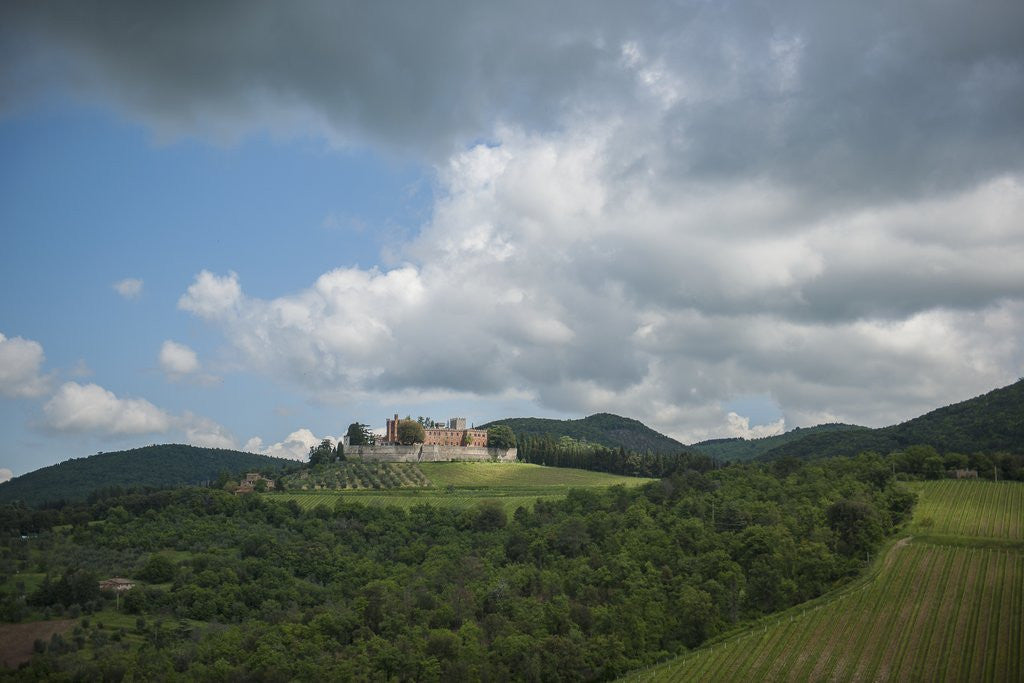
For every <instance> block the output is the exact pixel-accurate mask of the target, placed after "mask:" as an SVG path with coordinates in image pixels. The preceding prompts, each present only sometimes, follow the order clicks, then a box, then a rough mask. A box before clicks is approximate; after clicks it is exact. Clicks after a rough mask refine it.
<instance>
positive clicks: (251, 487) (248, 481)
mask: <svg viewBox="0 0 1024 683" xmlns="http://www.w3.org/2000/svg"><path fill="white" fill-rule="evenodd" d="M261 481H263V482H266V487H267V490H268V491H273V490H274V480H273V479H268V478H267V477H264V476H263V475H262V474H260V473H259V472H249V473H248V474H247V475H245V479H243V480H242V481H240V482H238V488H237V489H236V490H235V493H252V492H253V491H255V490H256V485H257V484H259V483H260V482H261Z"/></svg>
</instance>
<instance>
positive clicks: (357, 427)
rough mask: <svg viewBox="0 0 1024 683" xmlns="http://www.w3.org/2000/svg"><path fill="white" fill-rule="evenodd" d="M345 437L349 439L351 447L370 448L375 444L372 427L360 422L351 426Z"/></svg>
mask: <svg viewBox="0 0 1024 683" xmlns="http://www.w3.org/2000/svg"><path fill="white" fill-rule="evenodd" d="M345 435H346V436H347V437H348V445H349V446H369V445H370V444H372V443H373V434H371V433H370V427H369V426H368V425H364V424H362V423H359V422H353V423H352V424H350V425H349V426H348V431H347V432H346V433H345Z"/></svg>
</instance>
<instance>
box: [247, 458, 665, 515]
mask: <svg viewBox="0 0 1024 683" xmlns="http://www.w3.org/2000/svg"><path fill="white" fill-rule="evenodd" d="M648 481H651V480H650V479H643V478H639V477H623V476H618V475H612V474H605V473H603V472H588V471H584V470H572V469H566V468H557V467H542V466H540V465H530V464H526V463H487V462H437V463H423V464H416V463H364V462H347V463H343V464H340V465H328V466H321V467H316V468H312V469H310V470H305V471H303V472H300V473H298V474H296V475H292V476H290V477H288V478H286V480H285V482H286V485H287V487H288V490H287V491H285V492H283V493H270V494H264V495H267V496H269V497H272V498H273V499H274V500H281V501H285V500H294V501H295V502H296V503H298V504H299V505H300V506H301V507H303V508H305V509H312V508H315V507H317V506H319V505H324V506H327V507H329V508H333V507H334V506H335V505H337V504H338V503H339V502H346V503H362V504H363V505H371V506H382V505H394V506H398V507H402V508H405V509H409V508H411V507H413V506H416V505H423V504H429V505H437V506H440V507H451V508H466V507H470V506H472V505H475V504H477V503H480V502H482V501H487V500H493V501H497V502H498V503H500V504H501V506H502V507H503V508H505V510H506V511H507V512H509V513H511V512H514V511H515V509H516V508H518V507H520V506H522V507H526V508H530V507H532V506H533V504H534V503H535V502H536V501H537V500H538V499H557V498H562V497H564V496H565V494H566V493H567V492H568V490H569V489H570V488H594V487H600V488H606V487H609V486H614V485H625V486H638V485H640V484H644V483H646V482H648Z"/></svg>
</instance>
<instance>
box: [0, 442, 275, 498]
mask: <svg viewBox="0 0 1024 683" xmlns="http://www.w3.org/2000/svg"><path fill="white" fill-rule="evenodd" d="M294 466H295V462H294V461H291V460H285V459H282V458H271V457H267V456H265V455H256V454H254V453H242V452H240V451H231V450H225V449H222V448H197V447H195V446H184V445H181V444H167V445H162V446H146V447H145V448H134V449H132V450H128V451H118V452H115V453H99V454H97V455H92V456H89V457H86V458H76V459H72V460H66V461H64V462H62V463H60V464H57V465H51V466H49V467H43V468H42V469H38V470H36V471H34V472H29V473H28V474H23V475H22V476H20V477H16V478H14V479H11V480H10V481H8V482H6V483H3V484H0V504H2V503H11V502H14V501H18V500H20V501H23V502H24V503H25V504H27V505H41V504H43V503H54V502H58V501H82V500H86V499H87V498H92V499H96V498H99V497H104V496H106V497H109V496H113V495H119V494H123V493H124V492H125V489H126V488H128V487H147V486H148V487H157V488H167V487H171V486H195V485H197V484H202V483H203V482H211V483H213V482H216V481H217V480H218V478H219V477H220V476H221V475H222V474H223V475H227V474H228V473H229V472H230V473H233V474H234V475H236V477H237V475H238V474H241V473H244V472H254V471H257V470H261V471H264V470H265V471H268V472H273V471H280V470H282V469H284V468H288V467H294ZM224 480H225V481H226V480H227V476H225V477H224Z"/></svg>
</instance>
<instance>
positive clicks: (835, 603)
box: [630, 481, 1024, 681]
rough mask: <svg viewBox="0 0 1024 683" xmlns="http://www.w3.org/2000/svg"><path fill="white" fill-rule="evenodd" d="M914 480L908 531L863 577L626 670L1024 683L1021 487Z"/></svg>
mask: <svg viewBox="0 0 1024 683" xmlns="http://www.w3.org/2000/svg"><path fill="white" fill-rule="evenodd" d="M914 488H915V490H916V491H917V492H918V495H919V503H918V505H917V507H916V508H915V512H914V518H913V521H912V523H911V525H910V532H911V534H912V535H911V536H907V537H905V538H903V539H901V540H899V541H898V542H896V543H894V544H892V545H891V546H890V547H889V548H888V550H887V552H885V553H884V554H883V556H882V557H881V558H880V560H879V561H878V562H877V563H876V565H875V566H874V567H873V569H872V571H871V573H869V575H868V576H867V577H865V578H864V579H863V580H861V581H859V582H857V583H855V584H853V585H851V586H849V587H847V588H845V589H844V590H842V591H840V592H838V593H837V594H835V595H833V596H829V597H828V598H826V599H822V600H819V601H816V602H815V603H814V604H812V605H807V606H803V607H797V608H794V609H792V610H789V611H787V612H785V613H783V614H782V615H780V616H778V617H775V618H773V619H770V620H768V621H766V622H764V623H762V624H759V625H758V626H756V627H754V628H752V629H750V630H748V631H745V632H743V633H740V634H738V635H736V636H733V637H731V638H730V639H728V640H726V641H723V642H719V643H715V644H712V645H709V646H706V647H704V648H702V649H700V650H697V651H695V652H693V653H690V654H688V655H685V656H683V657H680V658H678V659H675V660H672V661H670V662H667V663H666V664H663V665H661V666H658V667H654V668H652V669H649V670H646V671H640V672H636V673H634V674H633V675H632V676H631V677H630V678H631V679H632V680H667V681H707V680H712V681H734V680H793V681H818V680H838V681H875V680H900V681H903V680H912V681H917V680H950V681H1024V631H1022V624H1024V549H1022V545H1021V544H1022V541H1024V538H1022V525H1021V521H1022V514H1024V510H1022V507H1021V502H1022V500H1024V484H1019V483H998V484H997V483H993V482H983V481H941V482H927V483H921V484H915V485H914ZM919 531H923V532H925V535H917V532H919ZM979 541H981V542H979Z"/></svg>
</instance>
